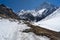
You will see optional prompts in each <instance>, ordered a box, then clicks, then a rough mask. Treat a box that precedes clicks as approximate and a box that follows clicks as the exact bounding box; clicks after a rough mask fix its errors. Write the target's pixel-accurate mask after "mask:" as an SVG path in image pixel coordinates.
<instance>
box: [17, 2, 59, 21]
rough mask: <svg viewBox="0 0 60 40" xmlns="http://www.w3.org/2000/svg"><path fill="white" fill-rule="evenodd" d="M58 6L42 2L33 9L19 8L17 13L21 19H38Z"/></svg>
mask: <svg viewBox="0 0 60 40" xmlns="http://www.w3.org/2000/svg"><path fill="white" fill-rule="evenodd" d="M58 8H59V7H56V6H54V5H52V4H50V3H46V2H44V3H43V4H41V5H40V7H38V8H36V9H35V10H21V11H20V12H18V13H17V15H18V16H20V18H21V19H22V20H29V21H40V20H42V19H43V18H45V17H46V16H48V15H50V14H52V13H53V12H54V11H55V10H56V9H58Z"/></svg>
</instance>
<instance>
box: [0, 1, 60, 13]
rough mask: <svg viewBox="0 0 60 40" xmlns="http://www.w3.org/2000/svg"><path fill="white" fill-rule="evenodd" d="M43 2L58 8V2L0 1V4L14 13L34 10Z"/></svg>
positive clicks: (59, 4) (59, 2)
mask: <svg viewBox="0 0 60 40" xmlns="http://www.w3.org/2000/svg"><path fill="white" fill-rule="evenodd" d="M43 2H49V3H51V4H53V5H56V6H60V0H0V3H3V4H5V5H6V6H8V7H10V8H12V9H13V10H14V11H15V12H18V11H19V10H22V9H25V10H29V9H35V8H37V7H38V6H40V4H42V3H43Z"/></svg>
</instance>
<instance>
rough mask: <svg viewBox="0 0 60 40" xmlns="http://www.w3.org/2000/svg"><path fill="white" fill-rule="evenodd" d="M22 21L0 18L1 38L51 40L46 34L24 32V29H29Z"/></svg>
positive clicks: (4, 39) (2, 39)
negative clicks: (38, 34)
mask: <svg viewBox="0 0 60 40" xmlns="http://www.w3.org/2000/svg"><path fill="white" fill-rule="evenodd" d="M28 28H29V27H27V25H26V24H24V23H23V22H22V21H21V23H18V22H17V21H16V22H14V21H12V22H11V21H9V20H8V19H1V20H0V40H50V38H48V37H46V36H37V35H35V34H34V33H31V32H30V33H24V32H22V31H23V30H24V29H28Z"/></svg>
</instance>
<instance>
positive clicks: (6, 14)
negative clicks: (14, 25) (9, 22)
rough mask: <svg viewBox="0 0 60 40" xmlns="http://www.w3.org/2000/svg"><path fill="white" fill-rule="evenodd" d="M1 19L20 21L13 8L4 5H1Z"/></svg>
mask: <svg viewBox="0 0 60 40" xmlns="http://www.w3.org/2000/svg"><path fill="white" fill-rule="evenodd" d="M0 17H3V18H12V19H20V18H19V17H18V16H17V15H16V13H14V12H13V10H12V9H11V8H8V7H6V6H5V5H4V4H0Z"/></svg>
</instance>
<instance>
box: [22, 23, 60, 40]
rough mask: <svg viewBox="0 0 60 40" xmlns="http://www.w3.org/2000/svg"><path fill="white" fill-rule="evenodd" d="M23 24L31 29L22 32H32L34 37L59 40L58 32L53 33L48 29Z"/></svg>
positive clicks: (59, 34)
mask: <svg viewBox="0 0 60 40" xmlns="http://www.w3.org/2000/svg"><path fill="white" fill-rule="evenodd" d="M25 24H27V26H28V27H31V28H30V29H26V30H24V31H23V32H27V33H28V32H33V33H35V34H36V35H38V36H40V35H42V36H47V37H49V38H51V40H60V32H55V31H52V30H49V29H45V28H42V27H39V26H34V25H32V24H30V23H29V22H25Z"/></svg>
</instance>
